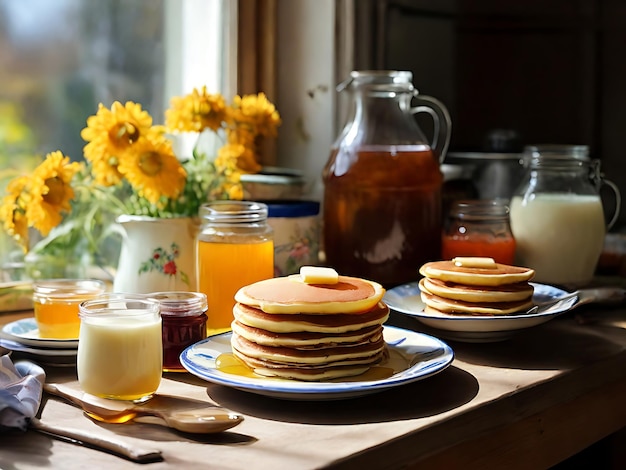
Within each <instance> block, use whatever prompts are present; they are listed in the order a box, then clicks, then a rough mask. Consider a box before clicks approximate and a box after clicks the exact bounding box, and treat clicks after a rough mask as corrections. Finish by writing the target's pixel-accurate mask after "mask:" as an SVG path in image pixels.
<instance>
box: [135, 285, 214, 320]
mask: <svg viewBox="0 0 626 470" xmlns="http://www.w3.org/2000/svg"><path fill="white" fill-rule="evenodd" d="M147 296H148V298H150V299H152V300H157V301H158V302H159V304H160V305H161V315H166V316H167V315H172V316H174V315H175V316H197V315H201V314H202V313H204V312H206V310H207V308H208V305H207V297H206V294H203V293H202V292H186V291H171V292H154V293H152V294H147Z"/></svg>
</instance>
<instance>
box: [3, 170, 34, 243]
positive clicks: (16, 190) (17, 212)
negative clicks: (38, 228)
mask: <svg viewBox="0 0 626 470" xmlns="http://www.w3.org/2000/svg"><path fill="white" fill-rule="evenodd" d="M28 181H29V178H28V177H27V176H19V177H17V178H15V179H13V180H11V181H10V182H9V184H8V185H7V188H6V195H5V196H4V197H3V198H2V205H0V220H1V221H2V225H3V227H4V230H5V231H6V232H7V233H8V234H9V235H11V236H12V237H13V238H14V239H15V240H16V241H17V242H18V243H19V244H20V246H21V247H22V248H23V249H24V251H26V250H27V249H28V242H29V238H28V222H27V220H26V214H25V212H24V207H25V205H26V203H27V201H28V193H27V192H26V186H27V185H28Z"/></svg>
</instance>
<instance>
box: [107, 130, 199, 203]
mask: <svg viewBox="0 0 626 470" xmlns="http://www.w3.org/2000/svg"><path fill="white" fill-rule="evenodd" d="M118 168H119V171H120V173H122V174H123V175H124V177H125V178H126V179H127V180H128V182H129V183H130V184H131V186H132V187H133V188H134V189H135V190H136V191H137V192H138V193H139V195H140V196H142V197H145V198H146V199H147V200H148V201H150V202H151V203H153V204H157V203H158V202H159V199H161V197H162V196H165V197H167V198H171V199H175V198H176V197H178V195H179V194H180V193H181V191H182V190H183V188H184V187H185V183H186V178H187V173H186V171H185V169H184V168H183V166H182V165H181V163H180V161H179V160H178V158H176V155H175V154H174V151H173V150H172V144H171V142H170V141H169V140H166V139H157V140H155V139H148V138H142V139H140V140H139V141H138V142H136V143H135V145H133V146H132V147H131V148H129V149H128V150H127V151H126V152H125V153H124V155H123V158H121V159H120V163H119V165H118Z"/></svg>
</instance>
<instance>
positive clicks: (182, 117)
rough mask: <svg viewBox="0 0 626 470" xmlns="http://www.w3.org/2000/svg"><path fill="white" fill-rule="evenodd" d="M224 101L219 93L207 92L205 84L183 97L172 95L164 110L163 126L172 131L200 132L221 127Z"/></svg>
mask: <svg viewBox="0 0 626 470" xmlns="http://www.w3.org/2000/svg"><path fill="white" fill-rule="evenodd" d="M225 118H226V102H225V101H224V98H223V97H222V95H220V94H209V93H207V90H206V86H203V87H202V89H201V90H200V91H198V90H197V89H196V88H194V89H193V91H192V92H191V93H190V94H188V95H186V96H183V97H174V98H172V100H171V104H170V109H168V110H167V111H165V126H166V127H167V128H168V129H170V130H172V131H192V132H202V131H203V130H205V129H212V130H214V131H216V130H218V129H219V128H220V127H222V123H223V122H224V119H225Z"/></svg>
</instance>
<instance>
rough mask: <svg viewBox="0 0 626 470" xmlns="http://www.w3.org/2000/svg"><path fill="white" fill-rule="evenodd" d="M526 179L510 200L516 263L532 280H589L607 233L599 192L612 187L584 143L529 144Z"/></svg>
mask: <svg viewBox="0 0 626 470" xmlns="http://www.w3.org/2000/svg"><path fill="white" fill-rule="evenodd" d="M524 166H525V167H526V171H527V174H526V177H525V179H524V180H523V182H522V184H521V186H520V187H519V188H518V189H517V190H516V191H515V193H514V195H513V198H512V199H511V208H510V210H511V212H510V218H511V230H512V232H513V235H514V237H515V240H516V243H517V247H516V256H515V262H516V264H517V265H519V266H525V267H529V268H532V269H534V270H535V277H534V279H533V280H534V281H535V282H540V283H546V284H558V285H562V286H571V287H579V286H582V285H585V284H587V283H588V282H589V281H590V280H591V278H592V277H593V273H594V271H595V267H596V264H597V262H598V258H599V257H600V253H601V251H602V246H603V243H604V236H605V233H606V230H607V224H606V222H605V216H604V209H603V206H602V200H601V198H600V194H599V189H600V186H601V185H602V184H606V185H608V186H610V187H611V188H612V189H613V191H614V192H615V214H614V216H613V219H612V220H611V222H610V223H609V224H608V226H609V227H610V226H611V225H612V224H613V223H614V222H615V220H617V216H618V215H619V208H620V194H619V190H618V189H617V187H616V186H615V185H614V184H613V183H612V182H610V181H608V180H605V179H603V178H602V176H601V174H600V164H599V161H597V160H591V159H590V158H589V148H588V147H587V146H585V145H541V146H529V147H526V149H525V151H524Z"/></svg>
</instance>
